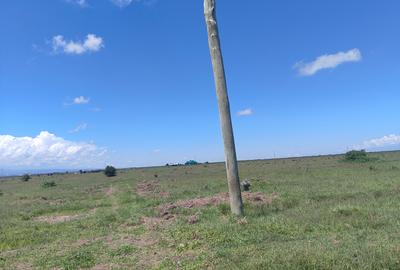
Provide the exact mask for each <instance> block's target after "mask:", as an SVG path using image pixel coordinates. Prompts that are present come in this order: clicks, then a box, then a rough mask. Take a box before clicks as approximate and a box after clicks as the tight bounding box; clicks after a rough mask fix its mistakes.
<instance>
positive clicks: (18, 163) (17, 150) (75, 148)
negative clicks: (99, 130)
mask: <svg viewBox="0 0 400 270" xmlns="http://www.w3.org/2000/svg"><path fill="white" fill-rule="evenodd" d="M106 152H107V151H106V150H105V149H104V148H100V147H98V146H96V145H95V144H93V143H85V142H73V141H69V140H65V139H63V138H61V137H57V136H56V135H54V134H52V133H50V132H48V131H42V132H40V134H39V135H37V136H36V137H14V136H11V135H0V164H1V167H3V168H18V167H30V168H56V167H63V168H73V167H80V168H81V167H95V166H103V164H104V159H105V154H106Z"/></svg>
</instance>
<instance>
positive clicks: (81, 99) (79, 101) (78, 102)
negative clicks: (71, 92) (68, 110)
mask: <svg viewBox="0 0 400 270" xmlns="http://www.w3.org/2000/svg"><path fill="white" fill-rule="evenodd" d="M89 102H90V98H86V97H84V96H79V97H76V98H74V100H73V101H72V104H76V105H81V104H88V103H89Z"/></svg>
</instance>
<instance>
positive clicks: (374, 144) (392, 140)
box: [353, 134, 400, 149]
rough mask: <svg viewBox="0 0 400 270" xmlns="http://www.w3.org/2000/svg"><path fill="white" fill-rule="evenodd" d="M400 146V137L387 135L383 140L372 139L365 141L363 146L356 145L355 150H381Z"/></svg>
mask: <svg viewBox="0 0 400 270" xmlns="http://www.w3.org/2000/svg"><path fill="white" fill-rule="evenodd" d="M394 145H400V135H395V134H391V135H386V136H383V137H381V138H376V139H371V140H367V141H364V142H363V143H362V144H361V145H356V146H354V147H353V148H355V149H371V148H380V147H387V146H394Z"/></svg>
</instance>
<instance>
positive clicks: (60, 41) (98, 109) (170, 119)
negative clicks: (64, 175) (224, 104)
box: [0, 0, 400, 169]
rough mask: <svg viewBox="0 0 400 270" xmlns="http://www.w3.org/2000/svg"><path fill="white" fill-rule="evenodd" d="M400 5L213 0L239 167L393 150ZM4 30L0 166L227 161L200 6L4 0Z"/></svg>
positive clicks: (397, 134) (399, 139)
mask: <svg viewBox="0 0 400 270" xmlns="http://www.w3.org/2000/svg"><path fill="white" fill-rule="evenodd" d="M243 3H244V4H243ZM399 9H400V2H399V1H396V0H387V1H385V2H384V3H380V2H379V3H378V2H377V1H374V0H351V1H349V0H346V1H345V0H335V1H320V0H308V1H289V0H279V1H278V0H274V1H269V0H268V1H266V0H254V1H246V2H244V1H229V0H218V10H217V11H218V19H219V28H220V34H221V39H222V49H223V55H224V60H225V66H226V67H225V68H226V73H227V74H226V75H227V80H228V88H229V89H228V90H229V95H230V102H231V110H232V116H233V124H234V130H235V137H236V145H237V152H238V157H239V159H255V158H269V157H274V156H276V157H285V156H298V155H310V154H326V153H339V152H343V151H346V149H350V148H367V149H381V148H382V149H384V148H387V147H389V148H391V149H392V148H396V147H398V146H399V145H400V129H399V125H398V123H399V120H398V118H399V115H400V114H399V113H400V106H399V105H398V101H399V100H400V91H399V78H400V63H399V59H400V50H399V48H400V36H399V35H398V29H399V26H400V16H398V10H399ZM0 25H1V26H0V37H1V42H0V59H1V60H0V93H1V98H0V150H1V152H2V153H1V154H0V168H3V169H4V168H14V167H18V168H60V167H62V168H69V167H71V168H79V167H100V166H103V165H104V164H114V165H116V166H120V167H125V166H144V165H157V164H165V163H167V162H169V163H173V162H183V161H185V160H187V159H197V160H200V161H207V160H208V161H222V160H223V158H224V155H223V146H222V143H221V134H220V129H219V119H218V110H217V103H216V97H215V89H214V83H213V77H212V69H211V63H210V57H209V50H208V43H207V33H206V28H205V24H204V18H203V3H202V1H201V0H198V1H193V0H192V1H187V0H168V1H167V0H151V1H146V0H141V1H129V0H114V1H113V0H42V1H40V3H39V2H38V1H28V0H25V1H22V0H12V1H11V0H5V1H1V2H0Z"/></svg>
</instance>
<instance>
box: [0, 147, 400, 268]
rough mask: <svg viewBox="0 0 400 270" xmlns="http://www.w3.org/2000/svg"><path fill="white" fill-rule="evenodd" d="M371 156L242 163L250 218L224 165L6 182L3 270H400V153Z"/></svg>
mask: <svg viewBox="0 0 400 270" xmlns="http://www.w3.org/2000/svg"><path fill="white" fill-rule="evenodd" d="M373 156H374V157H376V158H377V160H374V161H371V162H365V163H357V162H355V163H349V162H344V161H343V160H342V159H343V157H341V156H325V157H310V158H296V159H280V160H259V161H246V162H241V163H240V175H241V178H242V179H244V178H248V179H250V181H251V183H252V189H251V191H252V193H251V194H247V196H246V198H247V200H246V202H245V211H246V217H245V218H238V217H232V216H230V215H229V206H228V205H227V204H226V202H225V197H224V196H225V195H224V194H223V192H226V190H227V186H226V180H225V171H224V164H222V163H219V164H205V165H197V166H181V167H159V168H146V169H134V170H124V171H119V172H118V175H117V176H116V177H112V178H107V177H105V176H104V175H103V174H101V173H95V174H83V175H73V174H69V175H54V176H35V177H33V178H32V179H31V180H30V181H28V182H22V181H20V180H19V179H18V178H15V179H7V180H5V181H0V194H1V195H0V269H12V270H16V269H86V268H87V269H400V199H399V195H400V152H387V153H376V154H373ZM45 181H55V184H56V186H54V187H51V186H48V187H45V186H43V183H44V182H45ZM216 194H218V195H216ZM253 195H254V196H253ZM194 198H201V199H198V200H191V199H194Z"/></svg>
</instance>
